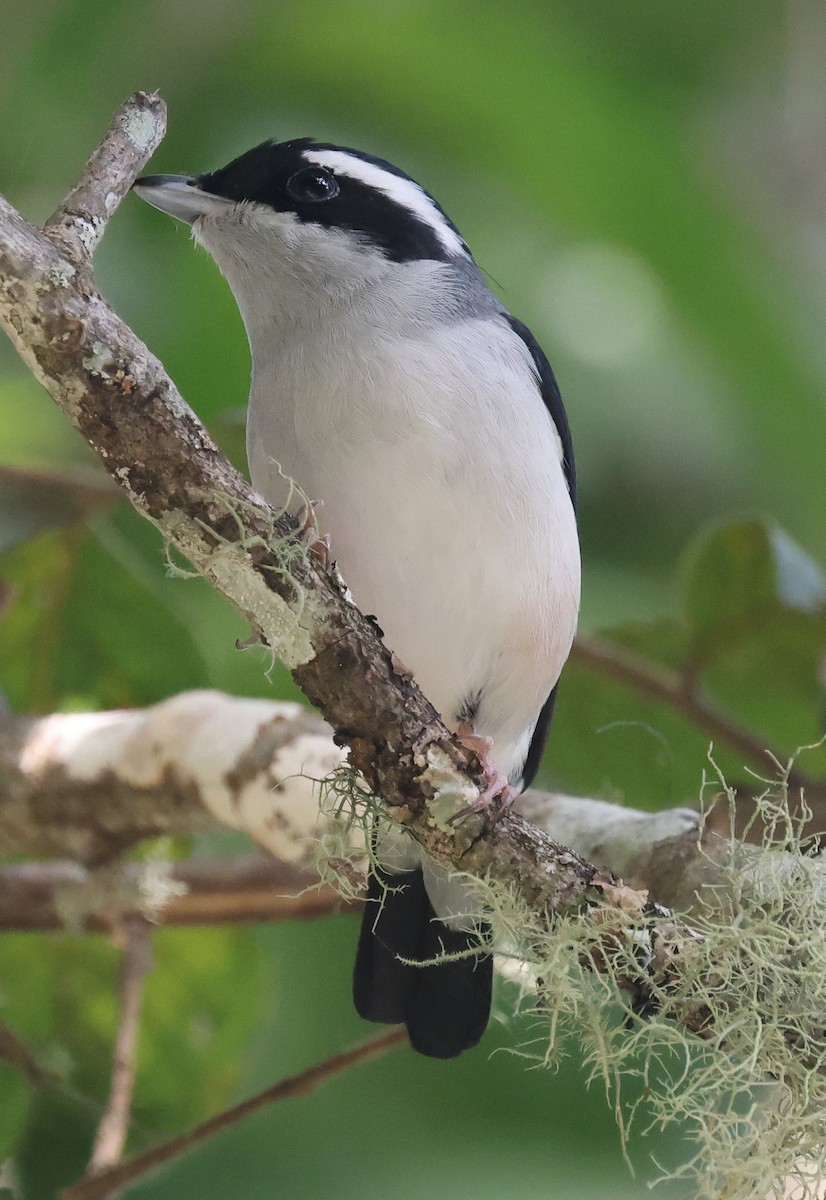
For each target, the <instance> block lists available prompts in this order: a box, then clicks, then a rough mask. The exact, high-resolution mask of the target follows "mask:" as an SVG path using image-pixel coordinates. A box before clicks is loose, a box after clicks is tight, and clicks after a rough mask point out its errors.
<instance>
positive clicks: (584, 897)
mask: <svg viewBox="0 0 826 1200" xmlns="http://www.w3.org/2000/svg"><path fill="white" fill-rule="evenodd" d="M136 112H140V113H141V114H143V115H144V116H145V117H147V119H148V118H150V117H151V119H152V120H153V121H154V122H155V130H154V132H153V133H152V135H151V136H149V135H147V136H146V137H145V139H144V145H145V147H146V154H148V153H149V149H150V147H151V146H152V145H153V144H154V142H155V141H157V140H158V139H159V138H160V136H161V133H162V129H163V109H162V105H161V104H160V102H158V101H156V100H153V101H152V102H151V103H150V98H148V97H146V96H145V95H143V94H141V93H138V94H137V95H136V96H134V97H132V98H131V99H130V100H128V101H127V102H126V104H125V105H124V107H123V109H122V110H121V113H120V114H119V115H118V116H117V117H116V118H115V120H114V121H113V123H112V126H111V128H110V130H109V133H108V134H107V137H106V139H105V142H104V145H103V146H102V147H101V148H100V149H99V150H98V151H96V152H95V155H93V157H92V159H91V160H90V163H89V164H88V165H87V168H86V170H85V171H84V173H83V175H82V177H81V180H80V182H79V184H78V185H77V186H76V189H75V192H74V195H75V196H76V197H77V196H80V197H81V198H84V199H83V200H82V204H76V205H75V206H74V207H75V208H84V211H86V212H89V211H93V212H94V213H95V216H96V218H97V219H99V220H101V221H104V220H105V217H106V216H108V215H110V214H109V213H108V212H107V211H106V209H107V206H106V203H105V202H103V203H100V202H98V201H93V200H92V199H91V198H92V197H93V196H104V197H105V196H106V195H108V194H109V193H111V194H112V195H114V196H119V195H122V194H123V192H124V190H125V188H126V186H128V183H129V181H130V180H131V176H132V174H133V172H134V171H136V170H137V169H139V167H140V165H141V162H142V159H143V155H142V153H140V152H138V151H137V150H136V149H135V145H134V142H133V143H132V146H131V148H130V149H128V152H123V153H121V151H122V150H123V149H124V143H125V141H126V140H128V130H129V129H130V128H131V125H132V119H133V116H134V114H135V113H136ZM84 206H85V207H84ZM70 207H71V205H70ZM98 232H99V231H98ZM78 245H79V241H78V239H77V238H75V239H74V242H73V248H72V249H73V254H76V253H78V252H79V251H78ZM0 324H2V325H3V326H4V328H5V329H6V331H7V333H8V334H9V336H10V338H11V340H12V341H13V343H14V344H15V346H16V347H17V349H18V351H19V352H20V354H21V356H22V358H23V359H24V361H25V362H26V363H27V364H28V365H29V366H30V368H31V370H32V371H33V373H34V374H35V376H36V377H37V378H38V379H39V380H40V381H41V382H42V383H43V385H44V386H45V387H46V388H47V389H48V390H49V392H50V393H51V395H52V397H53V398H54V400H55V402H56V403H57V404H58V405H59V406H60V407H61V408H62V410H63V411H64V412H65V413H66V415H67V416H68V418H69V419H70V420H71V422H72V423H73V425H74V426H75V427H76V428H77V429H78V430H79V431H80V432H81V433H82V434H83V436H84V437H85V438H86V439H87V441H88V442H89V444H90V445H91V446H92V447H93V449H94V450H95V451H96V452H97V453H98V455H99V456H100V458H101V459H102V461H103V462H104V464H105V465H106V467H107V469H108V470H109V472H110V473H111V474H112V476H113V478H114V479H115V480H116V481H117V482H118V483H119V484H120V486H121V487H122V488H123V489H124V491H125V492H126V494H127V495H128V497H129V499H130V500H131V502H132V504H133V505H134V506H135V508H136V509H137V510H138V511H139V512H141V513H142V514H143V515H144V516H146V517H147V518H148V519H149V520H150V521H152V522H153V523H154V525H155V526H156V527H157V528H158V530H159V531H160V533H161V535H162V537H163V538H164V540H165V542H166V543H167V544H168V545H169V546H173V547H175V549H176V550H178V551H179V552H180V553H182V554H183V555H184V556H185V557H186V558H187V559H188V560H189V561H190V562H191V563H192V565H193V567H194V568H195V569H196V570H197V571H198V572H199V573H200V574H202V575H203V576H204V577H205V578H206V579H207V580H209V581H210V582H211V583H212V584H213V586H214V587H216V588H217V589H218V590H219V591H220V592H221V593H222V594H223V595H224V596H225V597H226V598H227V599H228V600H229V601H230V602H231V603H233V604H234V605H235V606H236V608H238V610H239V611H240V612H241V613H242V614H243V615H244V616H245V617H246V618H247V619H248V620H249V622H250V624H251V625H252V627H253V630H254V631H256V632H258V633H260V634H261V635H262V637H263V638H264V639H265V641H266V642H267V643H268V645H269V646H270V647H271V649H272V650H273V652H274V653H276V654H277V655H278V656H279V657H280V658H281V659H282V660H283V661H284V662H285V664H286V665H287V666H288V667H289V669H290V670H291V672H292V675H293V678H294V679H295V681H296V683H297V684H298V685H299V686H300V687H301V688H302V689H303V691H304V692H305V694H306V695H307V696H308V697H309V699H310V700H311V701H312V702H313V703H314V704H315V705H316V706H317V707H318V708H319V709H320V710H321V712H322V713H323V715H324V716H325V718H326V719H327V721H328V722H329V723H330V725H331V726H332V727H333V729H334V730H335V731H336V738H337V740H338V741H339V743H340V744H342V745H346V746H347V747H348V749H349V761H350V765H351V766H352V767H353V769H354V770H355V771H356V772H357V773H358V774H359V775H360V776H361V777H362V778H363V779H364V780H365V781H366V782H367V785H368V787H369V788H370V789H371V791H372V792H373V793H374V795H375V796H378V797H381V800H382V803H383V804H384V805H385V806H386V808H387V810H388V812H389V813H390V815H391V816H392V817H393V818H395V819H396V820H397V821H400V822H401V823H402V824H403V825H404V826H405V827H406V828H407V829H408V830H409V831H410V833H411V834H412V835H413V836H414V837H415V838H417V839H418V841H419V842H420V844H421V845H422V847H423V848H424V849H425V850H426V851H427V852H428V853H429V854H430V855H431V856H432V857H433V858H434V859H436V860H437V861H438V862H439V863H441V864H443V865H444V866H447V867H454V868H458V869H460V870H462V871H466V872H468V873H469V874H470V875H473V876H476V877H479V878H483V879H487V880H489V881H491V882H492V883H493V884H498V885H500V886H501V887H503V888H505V889H507V890H508V892H509V894H510V895H511V896H512V897H514V898H515V899H516V900H518V901H519V902H520V903H521V904H523V905H525V906H526V907H527V908H528V909H529V910H531V911H532V912H534V913H536V914H538V917H539V919H540V920H541V921H544V922H546V923H547V922H550V921H551V920H552V918H553V917H554V915H555V914H557V913H560V912H569V913H581V914H583V915H585V916H586V917H587V916H589V915H593V910H594V908H595V907H596V906H598V905H600V904H601V905H607V906H609V907H610V908H612V909H614V910H616V912H618V913H619V914H620V915H619V918H618V927H620V926H621V927H622V928H623V929H625V930H626V932H625V933H624V934H623V935H622V937H624V938H625V939H626V941H627V943H628V948H629V949H633V946H635V945H637V939H638V938H639V937H640V933H639V931H638V928H637V929H634V930H630V931H629V930H628V928H627V918H628V916H629V914H631V915H632V916H633V918H634V921H635V922H637V925H639V924H640V923H641V924H643V925H644V926H645V927H646V933H647V934H648V935H649V937H650V938H651V939H652V940H653V941H654V942H656V945H657V947H658V952H657V954H655V955H652V956H651V958H650V960H647V964H648V965H647V967H646V970H648V972H649V978H650V980H651V983H652V986H653V985H656V987H657V988H658V989H659V991H660V994H662V995H665V994H669V993H671V992H673V990H674V989H675V987H677V986H678V985H679V982H680V969H679V964H680V963H681V962H682V961H683V959H682V957H681V950H682V948H683V945H684V944H688V943H691V942H692V941H696V936H695V935H694V934H693V932H692V931H691V930H690V929H688V928H686V927H685V926H684V925H682V924H681V923H680V922H677V921H673V920H670V919H668V918H667V917H666V916H665V915H664V914H663V912H662V910H661V909H659V908H658V907H657V906H655V905H650V904H648V903H647V896H646V894H645V893H638V892H634V891H632V890H631V889H629V888H627V887H623V886H621V885H618V881H616V880H613V879H610V878H608V877H607V876H605V875H601V874H600V873H599V872H598V871H597V870H596V868H595V867H594V866H593V865H592V864H591V863H589V862H588V861H587V860H586V859H584V858H582V857H581V856H580V855H578V854H576V853H575V852H574V851H572V850H570V849H567V848H566V847H564V846H562V845H560V844H559V843H558V842H556V841H555V840H554V839H553V838H551V837H550V836H549V835H547V834H546V833H544V832H543V831H542V830H541V829H540V828H538V827H537V826H535V825H532V824H531V823H529V822H528V821H526V820H525V819H524V818H522V817H520V816H519V815H518V814H516V813H511V814H508V815H507V816H506V817H505V818H504V819H503V820H501V821H499V822H498V823H497V824H496V825H495V826H494V827H493V828H489V827H488V821H487V820H486V818H485V817H484V815H482V814H478V815H477V814H474V815H471V816H468V817H466V818H465V819H464V820H462V821H461V822H459V823H457V824H454V823H453V822H452V818H454V817H455V816H457V815H458V814H459V813H461V812H463V811H465V810H466V809H467V807H468V805H469V804H470V803H472V801H473V800H475V799H476V798H477V797H478V796H479V793H480V789H481V788H482V787H483V786H484V783H485V780H484V773H483V770H482V764H481V763H480V761H479V759H478V757H477V756H476V755H475V754H474V753H473V752H472V751H469V750H468V749H466V748H465V747H463V746H461V745H460V744H459V743H458V742H457V741H456V740H455V739H454V738H453V737H452V736H451V734H450V732H449V731H448V729H447V727H446V726H445V724H444V723H443V721H442V720H441V718H440V717H439V716H438V714H437V713H436V712H435V710H434V709H433V707H432V705H431V704H429V703H428V701H427V700H426V699H425V697H424V696H422V694H421V692H420V691H419V689H418V688H417V687H416V685H415V683H414V682H413V680H412V679H411V677H410V676H409V674H408V672H407V671H406V670H405V668H404V667H403V665H402V664H400V663H399V661H398V660H397V659H396V658H395V656H394V655H393V654H392V653H391V651H390V650H389V649H388V648H387V647H386V646H385V645H384V643H383V642H382V640H381V635H380V631H379V630H378V628H377V626H376V624H375V621H373V620H371V619H370V618H368V617H365V616H363V615H362V614H361V613H360V612H359V611H358V609H356V608H355V607H354V605H353V604H352V603H351V602H350V601H349V600H348V598H347V595H346V592H345V589H344V586H343V584H342V581H341V580H340V579H339V578H338V577H337V576H336V574H335V572H328V571H325V570H323V569H322V568H321V567H320V565H319V564H318V563H317V562H316V561H315V560H314V559H313V558H312V557H311V556H310V555H309V554H308V553H307V552H306V550H305V548H304V547H303V545H302V543H301V540H300V538H299V536H298V532H297V529H296V525H295V522H294V521H293V520H291V519H290V518H288V517H286V516H284V515H278V514H275V513H274V512H273V511H272V510H271V509H270V508H269V507H268V506H267V505H266V504H265V502H264V501H263V500H262V499H261V497H260V496H258V495H257V494H256V493H255V492H254V491H253V490H252V488H251V487H250V486H249V484H248V483H247V482H246V481H245V480H244V479H243V478H242V477H241V476H240V475H239V474H238V472H237V471H235V470H234V469H233V468H232V467H231V465H230V464H229V463H228V462H227V461H226V459H224V458H223V456H222V455H221V454H220V452H219V451H218V449H217V447H216V446H215V444H214V442H213V441H212V439H211V438H210V437H209V435H208V434H207V433H206V431H205V430H204V428H203V426H202V425H201V424H200V422H199V421H198V419H197V417H196V416H195V414H194V413H193V412H192V410H191V409H190V408H189V407H188V406H187V405H186V403H185V402H184V400H183V399H182V397H181V396H180V394H179V393H178V391H177V389H176V388H175V386H174V384H173V383H172V381H171V380H170V379H169V377H168V376H167V374H166V373H165V371H164V369H163V367H162V365H161V364H160V362H159V361H158V360H157V359H156V358H155V357H154V356H153V355H152V354H151V353H150V352H149V350H148V349H147V348H146V346H144V345H143V343H142V342H140V340H139V339H138V338H137V337H136V336H135V335H134V333H133V332H132V331H131V329H129V328H128V327H127V326H126V325H125V324H124V323H123V322H122V321H121V320H120V319H119V318H118V317H117V315H116V314H115V313H114V312H113V311H112V310H111V309H110V308H109V307H108V306H107V305H106V303H105V302H104V300H103V299H102V297H101V296H100V294H99V293H98V291H97V289H96V288H95V286H94V284H93V282H92V277H91V270H90V267H89V263H88V260H86V261H84V262H83V266H82V269H79V268H78V267H77V265H76V261H75V260H73V259H72V258H70V257H67V255H66V253H65V252H64V249H63V245H62V242H61V238H60V237H59V236H57V234H55V233H54V232H52V233H51V234H50V233H49V232H45V233H44V232H43V231H40V230H38V229H35V228H33V227H32V226H31V225H29V224H28V223H27V222H26V221H25V220H24V219H23V218H22V217H21V216H20V215H19V214H18V213H17V212H15V211H14V209H12V208H11V206H10V205H8V204H7V203H6V202H5V201H2V200H0ZM615 915H616V914H615ZM600 919H601V918H600V916H599V915H596V916H595V920H596V921H600ZM624 922H625V924H623V923H624ZM615 940H616V941H619V940H621V937H620V935H619V934H617V935H616V936H615ZM671 948H674V949H673V953H671ZM600 969H606V970H608V969H609V966H608V965H607V964H606V965H605V967H600ZM681 1014H682V1020H683V1022H684V1023H685V1024H686V1025H687V1026H688V1027H689V1028H692V1029H697V1028H700V1027H703V1026H706V1027H707V1026H708V1022H709V1018H708V1014H707V1011H706V1010H705V1008H704V1007H703V1006H702V1005H701V1004H700V1002H696V1003H694V1005H693V1006H692V1002H691V1001H690V999H689V1000H687V1001H686V1003H685V1004H684V1006H683V1008H682V1010H681Z"/></svg>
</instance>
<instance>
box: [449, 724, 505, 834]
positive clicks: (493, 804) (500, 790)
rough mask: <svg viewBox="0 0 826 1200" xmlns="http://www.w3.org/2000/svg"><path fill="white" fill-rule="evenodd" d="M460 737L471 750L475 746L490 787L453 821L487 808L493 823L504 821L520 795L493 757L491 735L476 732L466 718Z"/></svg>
mask: <svg viewBox="0 0 826 1200" xmlns="http://www.w3.org/2000/svg"><path fill="white" fill-rule="evenodd" d="M456 737H457V738H458V740H459V741H460V742H461V743H462V745H463V746H465V747H466V748H467V749H468V750H472V751H473V753H474V754H475V755H476V757H477V758H478V759H479V762H480V763H481V764H482V770H483V771H484V772H485V779H486V781H487V787H486V788H485V790H484V791H483V792H482V793H481V794H480V796H479V797H478V799H476V800H474V801H473V803H472V804H469V805H468V806H467V808H463V809H462V811H461V812H459V813H457V814H456V816H455V817H452V818H451V822H450V823H451V825H455V824H456V822H457V821H461V820H463V819H464V818H465V817H466V816H468V814H469V813H473V812H487V814H488V817H489V819H490V823H491V825H495V824H496V822H497V821H500V820H501V819H502V817H503V816H504V815H505V813H506V812H507V811H508V809H509V808H510V806H511V805H512V804H513V802H514V800H515V799H516V795H517V793H516V790H515V788H512V787H511V785H510V784H509V783H508V778H507V776H506V775H504V774H503V773H502V772H501V771H500V770H499V768H498V767H497V765H496V763H495V762H494V761H493V753H492V752H493V742H492V741H491V739H490V738H488V737H482V736H481V734H478V733H475V732H474V730H473V726H472V725H469V724H468V723H467V722H466V721H462V722H460V724H459V728H458V730H457V731H456Z"/></svg>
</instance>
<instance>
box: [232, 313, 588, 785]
mask: <svg viewBox="0 0 826 1200" xmlns="http://www.w3.org/2000/svg"><path fill="white" fill-rule="evenodd" d="M512 342H513V339H510V341H508V340H507V337H506V336H504V337H503V346H502V347H494V348H492V352H491V354H490V357H489V360H487V359H486V361H485V362H483V363H478V362H477V363H475V364H474V367H475V370H474V372H473V373H472V374H469V373H468V357H467V354H466V353H465V352H464V348H463V347H462V345H461V341H460V340H458V341H457V338H456V334H455V330H454V331H452V335H451V340H450V341H447V339H446V345H445V347H444V354H443V359H442V361H441V364H440V370H439V371H438V373H437V376H436V377H437V378H438V380H439V385H438V389H437V390H436V392H435V394H434V391H433V390H428V391H425V389H424V388H423V386H422V384H421V382H420V380H421V378H422V375H423V366H424V364H423V362H422V358H421V356H422V355H423V354H425V353H426V354H427V372H428V375H429V376H430V377H431V378H432V377H433V374H432V368H433V355H434V344H433V341H432V340H431V341H429V342H428V344H427V347H426V350H425V347H423V346H421V345H420V344H419V343H411V344H406V345H405V346H404V347H403V353H400V347H399V343H398V341H396V342H395V343H394V344H393V345H392V346H390V345H388V346H386V347H381V346H379V347H377V349H376V353H375V354H374V356H373V357H371V360H370V364H369V375H367V374H366V373H365V371H364V369H363V364H353V367H352V370H351V372H350V376H349V378H348V376H347V373H346V371H342V369H341V363H340V362H337V363H336V365H335V367H334V368H333V369H331V370H330V372H324V371H319V370H318V364H319V361H323V359H322V360H320V359H319V356H318V354H317V353H315V354H314V355H313V356H311V361H312V363H313V366H314V368H315V373H314V374H312V375H311V374H310V373H309V372H308V370H307V369H306V368H307V360H304V361H299V360H301V359H304V351H303V350H301V351H299V352H297V354H296V357H295V358H294V359H293V360H291V359H290V356H289V355H285V356H284V357H283V358H282V360H281V362H280V363H278V364H276V363H272V364H268V367H270V368H271V369H268V370H267V372H266V374H265V375H263V376H262V375H261V373H260V372H256V377H255V382H254V385H253V391H252V395H251V404H250V422H249V429H248V451H249V457H250V470H251V473H252V479H253V484H254V485H255V487H256V488H257V489H258V490H259V491H261V492H262V493H263V494H264V495H265V496H267V498H268V499H270V500H271V501H272V502H273V503H275V504H281V503H283V500H284V485H283V481H282V480H281V479H280V478H279V475H278V471H277V468H276V467H275V465H274V462H273V460H274V459H277V460H278V462H279V463H280V466H281V469H282V471H283V472H284V473H285V474H286V475H288V476H291V477H293V478H294V479H295V480H296V481H297V482H298V483H299V484H300V485H301V487H302V488H303V489H304V491H305V492H306V493H307V494H308V495H309V497H310V498H311V499H313V500H319V499H320V500H323V501H324V508H323V510H322V512H321V513H320V517H319V524H320V525H321V527H322V529H323V530H324V531H325V532H329V534H330V537H331V541H332V551H333V557H334V558H335V559H336V561H337V563H338V565H339V568H340V570H341V572H342V574H343V575H344V578H345V579H346V581H347V583H348V585H349V586H350V588H351V591H352V593H353V597H354V599H355V601H356V603H357V604H358V605H359V607H360V608H361V609H362V610H363V611H365V612H368V613H372V614H374V615H375V617H376V619H377V620H378V622H379V625H380V626H381V627H382V629H383V630H384V636H385V642H386V643H387V645H388V646H389V647H390V648H391V649H392V650H393V651H394V652H395V653H396V654H397V655H398V657H399V658H400V659H401V660H402V662H404V663H405V665H406V666H407V667H409V669H410V670H411V671H412V672H413V674H414V676H415V678H416V680H417V681H418V683H419V684H420V686H421V687H422V689H423V691H424V692H425V694H426V695H427V696H428V698H429V699H430V700H431V701H432V703H433V704H434V706H435V707H436V708H437V709H438V710H439V711H440V712H441V714H442V715H443V717H444V718H445V720H446V721H447V722H448V723H449V724H451V725H454V726H455V724H456V722H457V720H458V719H459V718H460V717H461V716H462V713H463V707H465V706H468V705H469V706H471V707H473V706H474V705H475V706H476V711H475V715H474V717H473V723H474V725H475V727H476V730H477V731H478V732H479V733H481V734H484V735H486V736H488V737H491V738H492V739H493V743H494V757H495V759H496V761H497V764H498V765H499V767H500V769H501V770H503V771H505V772H506V773H507V772H509V771H511V770H513V769H514V767H516V768H518V767H520V766H521V762H522V760H523V759H524V756H525V753H526V750H527V743H528V740H529V738H530V734H531V731H532V729H533V725H534V723H535V721H536V718H537V716H538V713H539V710H540V708H541V707H542V704H543V702H544V700H545V699H546V697H547V695H548V693H549V692H550V690H551V688H552V687H553V686H554V684H555V683H556V680H557V678H558V676H559V673H560V671H561V669H562V665H563V663H564V662H565V659H566V658H567V655H568V651H569V649H570V645H571V641H572V639H573V635H574V630H575V625H576V616H577V610H578V606H579V547H578V541H577V534H576V525H575V520H574V514H573V510H572V506H571V502H570V498H569V496H568V492H567V487H566V484H565V479H564V476H563V472H562V467H561V463H560V455H559V445H558V439H557V438H556V436H555V432H554V429H553V425H552V423H551V421H550V420H549V417H548V414H547V412H546V409H545V406H544V404H543V402H542V399H541V396H540V394H539V390H538V387H537V386H536V383H535V381H534V379H533V377H532V375H531V372H530V370H529V366H528V364H527V362H525V363H524V372H523V377H524V390H523V392H522V393H521V394H520V395H519V396H513V395H508V394H506V393H505V391H504V386H505V384H504V379H505V378H507V379H508V380H510V381H511V382H512V381H513V378H514V360H515V361H516V366H517V368H518V367H519V365H520V363H521V358H520V357H519V354H518V347H517V348H513V347H512V344H511V343H512ZM519 377H520V376H519V375H518V373H517V378H519ZM511 390H512V389H511Z"/></svg>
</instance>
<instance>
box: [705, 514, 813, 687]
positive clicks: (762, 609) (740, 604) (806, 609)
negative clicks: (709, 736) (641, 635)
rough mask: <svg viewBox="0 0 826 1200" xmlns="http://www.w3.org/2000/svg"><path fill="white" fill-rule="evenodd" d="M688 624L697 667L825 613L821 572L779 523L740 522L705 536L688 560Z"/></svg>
mask: <svg viewBox="0 0 826 1200" xmlns="http://www.w3.org/2000/svg"><path fill="white" fill-rule="evenodd" d="M685 573H686V585H685V591H686V617H687V621H688V626H689V630H690V632H691V635H692V639H693V643H694V645H693V651H692V652H693V654H694V655H695V657H696V659H697V661H698V662H701V663H702V662H709V661H713V660H714V658H715V656H716V655H719V654H720V653H725V651H726V649H727V648H728V647H729V646H730V644H731V642H732V640H741V639H743V638H744V637H750V636H753V635H754V634H755V633H759V631H760V630H761V629H765V628H766V627H767V626H768V625H770V624H771V623H772V622H776V621H778V620H779V621H781V622H782V621H783V620H784V619H785V617H786V615H787V614H789V613H794V612H797V613H803V614H808V615H813V616H814V615H816V614H818V613H820V612H822V611H823V610H824V606H826V579H824V576H823V572H822V571H821V569H820V567H819V566H818V565H817V563H815V562H814V561H813V559H811V558H810V557H809V555H808V554H806V552H805V551H804V550H803V549H802V548H801V547H800V546H798V545H797V543H796V542H795V541H793V539H792V538H791V537H789V535H788V534H787V533H785V532H784V530H782V529H780V528H779V526H777V525H775V524H774V523H773V522H769V521H762V520H751V521H737V522H734V523H732V524H728V525H723V526H718V527H716V528H714V529H713V530H712V532H711V533H710V534H706V535H704V536H703V537H702V538H701V539H700V540H699V541H698V542H697V543H696V544H695V545H694V546H693V547H692V548H691V550H690V551H689V553H688V555H687V559H686V568H685Z"/></svg>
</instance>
